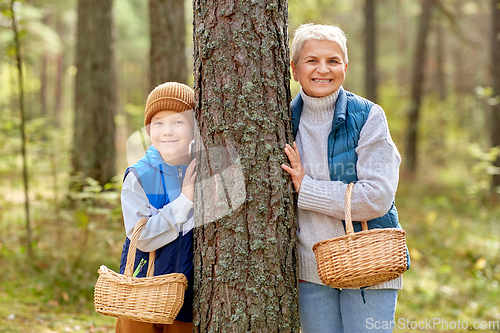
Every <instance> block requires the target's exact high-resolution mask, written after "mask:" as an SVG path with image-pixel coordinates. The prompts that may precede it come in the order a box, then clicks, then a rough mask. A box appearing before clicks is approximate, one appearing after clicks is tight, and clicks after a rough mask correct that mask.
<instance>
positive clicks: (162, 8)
mask: <svg viewBox="0 0 500 333" xmlns="http://www.w3.org/2000/svg"><path fill="white" fill-rule="evenodd" d="M149 15H150V32H151V48H150V67H149V68H150V79H151V90H152V89H154V88H155V87H156V86H157V85H159V84H161V83H163V82H168V81H175V82H181V83H186V82H187V67H186V26H185V23H184V1H179V0H149Z"/></svg>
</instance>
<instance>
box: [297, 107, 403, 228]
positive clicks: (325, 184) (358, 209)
mask: <svg viewBox="0 0 500 333" xmlns="http://www.w3.org/2000/svg"><path fill="white" fill-rule="evenodd" d="M356 153H357V155H358V161H357V163H356V169H357V176H358V181H357V182H356V184H355V185H354V188H353V192H352V199H351V210H352V219H353V221H365V220H371V219H374V218H377V217H380V216H383V215H385V214H386V213H387V212H388V211H389V208H390V207H391V205H392V202H393V200H394V197H395V195H396V189H397V186H398V181H399V165H400V163H401V157H400V155H399V152H398V150H397V148H396V146H395V145H394V142H393V141H392V138H391V135H390V133H389V126H388V124H387V119H386V117H385V113H384V111H383V110H382V108H381V107H380V106H378V105H374V106H373V107H372V109H371V110H370V114H369V116H368V119H367V121H366V123H365V125H364V126H363V128H362V129H361V133H360V138H359V141H358V146H357V148H356ZM346 188H347V184H344V183H343V182H341V181H324V180H323V181H322V180H315V179H312V178H311V177H309V176H307V175H306V176H305V177H304V179H303V180H302V184H301V187H300V192H299V198H298V207H299V208H301V209H305V210H312V211H316V212H319V213H323V214H326V215H329V216H332V217H334V218H337V219H344V215H345V214H344V196H345V191H346Z"/></svg>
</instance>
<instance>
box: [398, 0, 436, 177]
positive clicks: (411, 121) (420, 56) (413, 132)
mask: <svg viewBox="0 0 500 333" xmlns="http://www.w3.org/2000/svg"><path fill="white" fill-rule="evenodd" d="M435 1H436V0H422V14H421V15H420V23H419V27H418V34H417V40H416V44H415V49H414V56H413V62H412V63H413V69H412V72H413V75H412V87H411V105H410V112H409V114H408V130H407V131H406V135H407V136H406V147H405V161H406V163H405V167H406V168H405V169H406V171H407V172H408V174H409V176H413V174H414V173H415V171H416V168H417V143H418V136H417V134H418V120H419V119H418V118H419V116H420V103H421V100H422V95H423V94H422V86H423V83H424V72H425V70H424V68H423V66H425V63H426V61H425V60H426V56H427V35H428V34H429V33H428V32H429V27H430V24H431V16H432V9H433V7H434V2H435Z"/></svg>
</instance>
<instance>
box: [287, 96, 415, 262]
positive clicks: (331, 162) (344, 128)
mask: <svg viewBox="0 0 500 333" xmlns="http://www.w3.org/2000/svg"><path fill="white" fill-rule="evenodd" d="M303 105H304V101H303V100H302V96H301V95H300V93H299V94H297V96H296V97H295V98H294V99H293V101H292V104H291V111H292V127H293V137H294V139H295V137H296V136H297V131H298V129H299V123H300V116H301V114H302V107H303ZM372 106H373V102H370V101H369V100H367V99H365V98H362V97H360V96H357V95H355V94H353V93H351V92H348V91H345V90H344V89H343V88H342V87H341V88H340V92H339V96H338V97H337V101H336V103H335V111H334V115H333V122H332V130H331V132H330V134H329V135H328V167H329V170H330V180H337V181H342V182H344V183H346V184H349V183H352V182H356V181H357V180H358V176H357V171H356V163H357V161H358V155H357V154H356V147H357V146H358V141H359V135H360V133H361V129H362V128H363V126H364V124H365V123H366V120H367V119H368V115H369V114H370V110H371V108H372ZM353 227H354V231H356V232H358V231H361V223H359V222H353ZM375 228H401V225H400V224H399V218H398V211H397V209H396V206H395V205H394V202H393V203H392V206H391V208H390V209H389V211H388V212H387V213H386V214H385V215H384V216H381V217H379V218H376V219H373V220H370V221H368V229H375ZM407 257H408V268H410V256H409V253H408V252H407Z"/></svg>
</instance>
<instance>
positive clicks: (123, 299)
mask: <svg viewBox="0 0 500 333" xmlns="http://www.w3.org/2000/svg"><path fill="white" fill-rule="evenodd" d="M147 221H148V219H146V218H144V219H141V220H140V221H139V222H137V225H136V226H135V228H134V232H133V235H132V238H131V240H130V246H129V250H128V256H127V264H126V266H125V274H124V275H122V274H118V273H116V272H113V271H112V270H110V269H108V268H107V267H105V266H101V268H100V269H99V271H98V272H99V278H98V279H97V283H96V285H95V291H94V306H95V309H96V311H97V312H99V313H102V314H104V315H108V316H113V317H123V318H128V319H132V320H136V321H142V322H148V323H156V324H172V323H173V322H174V320H175V317H176V316H177V314H178V313H179V311H180V309H181V307H182V304H183V302H184V292H185V290H186V288H187V284H188V281H187V279H186V276H184V274H180V273H173V274H166V275H160V276H153V274H154V261H155V252H154V251H153V252H150V253H149V265H148V272H147V276H146V277H144V278H136V277H132V269H133V267H134V260H135V253H136V249H137V242H138V240H139V235H140V234H141V230H142V228H143V227H144V225H145V224H146V222H147Z"/></svg>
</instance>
